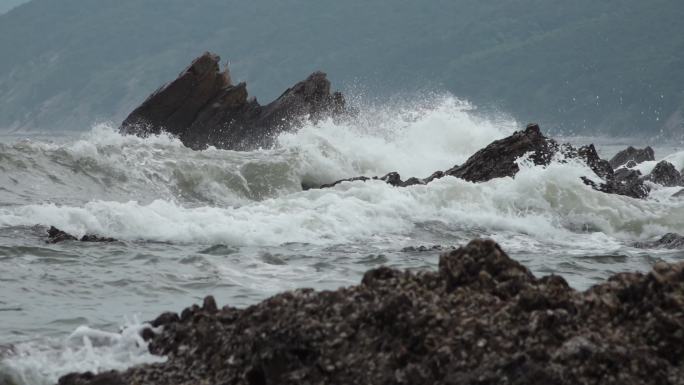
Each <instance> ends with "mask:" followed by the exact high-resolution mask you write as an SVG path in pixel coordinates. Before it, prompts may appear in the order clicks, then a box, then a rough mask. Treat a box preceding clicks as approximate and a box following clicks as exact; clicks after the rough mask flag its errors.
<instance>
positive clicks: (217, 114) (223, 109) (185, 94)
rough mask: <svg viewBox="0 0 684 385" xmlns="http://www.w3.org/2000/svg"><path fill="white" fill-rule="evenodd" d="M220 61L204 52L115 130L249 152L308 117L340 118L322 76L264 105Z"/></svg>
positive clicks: (340, 107)
mask: <svg viewBox="0 0 684 385" xmlns="http://www.w3.org/2000/svg"><path fill="white" fill-rule="evenodd" d="M219 61H220V57H219V56H217V55H215V54H212V53H209V52H206V53H204V54H203V55H202V56H200V57H198V58H197V59H195V60H194V61H193V62H192V64H191V65H190V66H189V67H188V68H186V69H185V70H184V71H183V72H182V73H181V74H180V75H179V76H178V78H177V79H176V80H174V81H172V82H170V83H169V84H167V85H165V86H163V87H162V88H160V89H159V90H157V91H155V92H154V93H153V94H152V95H150V96H149V97H148V98H147V100H145V101H144V102H143V103H142V104H141V105H140V106H139V107H138V108H136V109H135V110H134V111H133V112H131V114H130V115H129V116H128V117H127V118H126V119H125V120H124V122H123V123H122V125H121V128H120V131H121V132H122V133H127V134H135V135H140V136H146V135H150V134H158V133H160V132H162V131H164V132H168V133H170V134H172V135H175V136H177V137H178V138H180V140H181V141H182V142H183V144H185V145H186V146H188V147H191V148H194V149H202V148H206V147H207V146H215V147H217V148H222V149H231V150H250V149H255V148H259V147H268V146H270V145H271V144H272V140H273V139H274V137H275V136H276V135H277V134H278V133H280V132H282V131H284V130H288V129H290V128H292V127H293V126H295V125H298V124H300V123H301V121H302V119H304V118H308V119H311V120H313V121H315V120H318V119H321V118H323V117H326V116H333V115H339V114H342V113H343V112H344V111H345V100H344V97H343V95H342V94H341V93H339V92H334V93H331V90H330V82H329V81H328V79H327V77H326V75H325V74H324V73H323V72H315V73H313V74H311V75H310V76H309V77H308V78H306V79H305V80H303V81H301V82H299V83H297V84H295V85H294V86H292V87H291V88H289V89H287V90H286V91H285V92H284V93H283V94H282V95H281V96H280V97H278V99H276V100H275V101H273V102H271V103H270V104H267V105H265V106H262V105H260V104H259V103H258V102H257V101H256V99H254V98H249V97H248V93H247V85H246V84H245V83H239V84H236V85H234V84H232V82H231V78H230V75H229V73H228V70H225V71H221V70H220V68H219Z"/></svg>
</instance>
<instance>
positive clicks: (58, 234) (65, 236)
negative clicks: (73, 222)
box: [45, 226, 78, 243]
mask: <svg viewBox="0 0 684 385" xmlns="http://www.w3.org/2000/svg"><path fill="white" fill-rule="evenodd" d="M47 234H48V240H47V241H45V243H60V242H64V241H77V240H78V238H76V237H74V236H73V235H71V234H69V233H66V232H64V231H62V230H60V229H58V228H56V227H54V226H50V228H49V229H48V231H47Z"/></svg>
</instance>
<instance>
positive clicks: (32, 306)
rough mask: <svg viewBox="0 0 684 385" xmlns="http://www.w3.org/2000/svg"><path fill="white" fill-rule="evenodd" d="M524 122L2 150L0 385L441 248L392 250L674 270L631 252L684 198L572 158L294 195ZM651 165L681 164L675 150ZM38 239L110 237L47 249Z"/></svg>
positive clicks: (113, 136) (14, 142)
mask: <svg viewBox="0 0 684 385" xmlns="http://www.w3.org/2000/svg"><path fill="white" fill-rule="evenodd" d="M516 127H517V125H516V123H515V122H511V121H506V120H486V119H482V118H476V117H474V115H472V114H471V113H470V109H469V106H467V105H466V104H463V103H461V102H459V101H457V100H455V99H452V98H445V99H442V100H440V101H439V102H438V103H436V104H433V105H431V106H428V107H425V108H418V107H413V108H405V109H386V110H376V111H369V112H368V113H365V114H362V115H361V116H360V117H359V118H358V119H357V120H355V121H353V122H347V123H334V122H331V121H327V122H322V123H319V124H317V125H311V126H307V127H304V128H303V129H301V130H300V131H298V132H296V133H291V134H284V135H281V137H280V138H279V145H278V147H277V148H275V149H268V150H259V151H253V152H242V153H240V152H232V151H222V150H216V149H208V150H206V151H200V152H197V151H191V150H189V149H187V148H184V147H183V146H182V145H181V144H180V143H179V142H178V141H177V140H175V139H172V138H169V137H166V136H160V137H152V138H147V139H140V138H137V137H123V136H120V135H119V134H117V133H116V132H115V130H114V129H113V128H112V127H108V126H104V125H103V126H98V127H95V128H93V129H92V130H91V131H89V132H87V133H85V134H82V135H75V136H71V137H70V136H66V137H60V138H58V139H57V140H47V139H45V138H41V137H33V138H32V139H27V140H23V139H21V140H20V139H18V138H16V137H4V138H3V141H2V143H0V285H2V286H1V287H2V290H1V291H0V320H1V322H0V357H2V358H0V360H2V361H1V362H2V363H0V384H2V383H3V382H4V383H26V384H47V383H53V382H55V381H56V379H57V378H58V376H59V375H61V374H64V373H67V372H69V371H74V370H104V369H112V368H114V369H122V368H125V367H126V366H129V365H132V364H136V363H142V362H154V361H157V360H160V359H163V358H159V357H152V356H150V355H149V354H146V352H145V347H144V343H142V341H140V340H139V337H137V333H136V330H137V328H139V327H140V320H146V319H151V318H153V317H154V316H155V315H157V314H158V313H160V312H162V311H164V310H176V311H178V310H180V309H182V308H183V307H185V306H188V305H189V304H191V303H195V302H198V301H199V300H200V299H201V298H202V297H203V296H205V295H207V294H214V295H215V296H216V298H217V301H218V302H219V303H220V304H231V305H234V306H247V305H249V304H253V303H255V302H257V301H259V300H261V299H263V298H265V297H268V296H270V295H272V294H274V293H277V292H280V291H283V290H287V289H292V288H297V287H314V288H318V289H334V288H337V287H339V286H345V285H351V284H355V283H358V282H359V280H360V278H361V275H362V274H363V272H364V271H366V270H368V269H369V268H371V267H375V266H378V265H389V266H393V267H398V268H410V269H424V268H433V267H434V266H435V265H436V264H437V258H438V255H437V252H402V251H401V249H402V248H404V247H406V246H418V245H428V246H431V245H435V244H439V245H444V246H451V245H459V244H462V243H464V242H466V241H467V240H469V239H472V238H473V237H491V238H494V239H496V240H497V241H498V242H500V243H501V244H502V245H503V247H504V248H505V250H507V251H508V252H509V253H510V254H511V255H512V256H513V257H515V258H516V259H518V260H520V261H522V262H523V263H524V264H525V265H526V266H528V267H530V268H531V269H532V270H533V271H534V272H535V273H537V274H549V273H556V274H561V275H563V276H564V277H565V278H566V279H567V280H568V281H569V282H570V283H571V284H572V285H573V286H575V287H577V288H581V289H583V288H586V287H588V286H590V285H592V284H594V283H597V282H600V281H601V280H602V279H604V278H606V277H607V276H609V275H611V274H613V273H615V272H619V271H632V270H646V269H648V267H649V266H650V265H651V264H652V263H653V262H654V261H656V260H658V259H665V260H681V259H684V253H682V252H677V251H662V250H641V249H635V248H633V247H632V244H633V243H634V242H635V241H639V240H649V239H654V238H658V237H660V236H661V235H663V234H664V233H667V232H679V233H684V200H682V199H679V200H678V199H675V198H671V197H670V196H671V195H672V193H674V192H676V191H678V189H673V188H662V187H659V186H654V191H653V193H652V194H651V196H650V197H649V198H648V199H646V200H635V199H631V198H627V197H622V196H615V195H606V194H603V193H599V192H596V191H594V190H592V189H590V188H589V187H588V186H586V185H585V184H583V183H582V182H581V180H580V177H581V176H584V175H589V176H592V174H591V171H590V170H589V169H588V168H587V167H586V166H584V165H582V164H579V163H576V162H567V163H560V162H554V163H552V164H551V165H549V166H548V167H536V166H532V165H530V164H528V163H526V162H524V161H521V168H522V171H521V172H520V173H519V174H518V175H516V177H515V178H501V179H497V180H492V181H490V182H486V183H480V184H473V183H469V182H465V181H463V180H459V179H456V178H451V177H447V178H444V179H441V180H438V181H435V182H433V183H431V184H429V185H427V186H412V187H409V188H393V187H391V186H389V185H386V184H384V183H382V182H365V183H364V182H354V183H343V184H340V185H338V186H336V187H335V188H332V189H327V190H309V191H302V189H301V184H302V183H306V184H311V183H326V182H331V181H334V180H337V179H341V178H345V177H350V176H356V175H382V174H385V173H387V172H389V171H399V172H400V173H401V174H402V176H403V177H404V178H406V177H408V176H419V177H425V176H427V175H430V174H431V173H432V172H433V171H435V170H443V169H447V168H449V167H451V166H453V165H454V164H458V163H461V162H463V161H464V160H465V159H467V158H468V157H469V156H470V155H472V154H473V153H474V152H475V151H477V150H478V149H480V148H481V147H483V146H485V145H487V144H488V143H489V142H491V141H492V140H495V139H499V138H502V137H504V136H507V135H509V134H510V133H512V132H513V131H514V130H515V129H516ZM576 141H581V140H579V139H576ZM618 147H620V148H622V146H618V145H615V144H612V143H608V144H607V145H603V146H602V145H599V151H600V152H602V154H603V155H604V156H610V155H612V153H614V152H615V151H617V150H618V149H619V148H618ZM656 156H657V157H658V158H659V159H661V158H666V159H668V160H669V161H670V162H672V163H673V164H674V165H675V166H676V167H677V168H678V169H682V168H684V152H682V151H680V150H677V149H676V148H668V149H667V150H663V149H656ZM654 165H655V162H646V163H644V164H642V165H640V166H639V167H640V169H642V172H648V171H650V169H651V168H653V166H654ZM593 177H594V178H595V176H593ZM50 225H54V226H57V227H59V228H61V229H63V230H65V231H68V232H70V233H73V234H75V235H79V236H80V235H83V234H85V233H96V234H100V235H105V236H111V237H115V238H117V239H119V241H118V242H114V243H109V244H91V243H79V242H67V243H61V244H57V245H49V244H46V243H45V239H46V234H45V231H46V228H47V226H50ZM120 326H125V328H124V333H122V334H119V333H118V332H117V330H118V328H119V327H120Z"/></svg>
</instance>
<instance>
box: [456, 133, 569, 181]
mask: <svg viewBox="0 0 684 385" xmlns="http://www.w3.org/2000/svg"><path fill="white" fill-rule="evenodd" d="M558 149H559V146H558V144H557V143H556V142H555V141H554V140H552V139H548V138H546V137H545V136H544V135H542V133H541V130H540V129H539V126H538V125H537V124H530V125H528V126H527V128H526V129H525V130H524V131H518V132H516V133H514V134H513V135H511V136H509V137H507V138H504V139H500V140H497V141H494V142H492V143H491V144H489V145H488V146H487V147H485V148H483V149H482V150H480V151H478V152H476V153H475V154H474V155H473V156H471V157H470V158H468V160H467V161H466V162H465V163H464V164H462V165H460V166H454V167H452V168H451V169H449V170H446V171H445V172H444V174H446V175H451V176H455V177H457V178H461V179H464V180H467V181H470V182H484V181H488V180H490V179H494V178H500V177H504V176H513V175H515V174H516V173H517V172H518V171H519V168H518V164H517V163H516V162H515V161H516V160H517V159H518V158H520V157H522V156H523V155H525V154H528V153H529V154H530V158H529V159H530V160H531V161H532V162H534V164H536V165H547V164H549V162H551V158H553V155H554V154H555V153H556V152H557V151H558Z"/></svg>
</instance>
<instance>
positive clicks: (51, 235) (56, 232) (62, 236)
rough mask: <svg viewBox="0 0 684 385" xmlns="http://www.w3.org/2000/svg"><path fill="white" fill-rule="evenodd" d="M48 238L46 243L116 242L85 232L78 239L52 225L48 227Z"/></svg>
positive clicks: (112, 239)
mask: <svg viewBox="0 0 684 385" xmlns="http://www.w3.org/2000/svg"><path fill="white" fill-rule="evenodd" d="M47 233H48V240H47V241H45V242H46V243H59V242H64V241H81V242H116V239H114V238H109V237H100V236H98V235H94V234H86V235H84V236H82V237H81V238H80V239H79V238H76V237H75V236H73V235H71V234H69V233H67V232H64V231H62V230H60V229H58V228H56V227H54V226H50V228H49V229H48V232H47Z"/></svg>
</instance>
